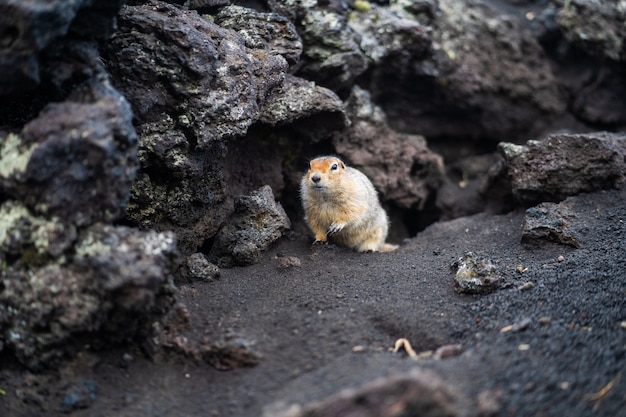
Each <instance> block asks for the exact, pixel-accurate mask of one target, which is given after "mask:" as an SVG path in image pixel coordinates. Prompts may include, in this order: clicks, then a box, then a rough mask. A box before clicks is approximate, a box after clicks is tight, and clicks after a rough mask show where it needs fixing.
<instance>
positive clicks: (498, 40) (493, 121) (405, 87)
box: [367, 0, 566, 141]
mask: <svg viewBox="0 0 626 417" xmlns="http://www.w3.org/2000/svg"><path fill="white" fill-rule="evenodd" d="M399 6H400V4H399ZM409 10H410V9H409ZM409 10H406V9H405V13H404V15H405V16H407V15H408V17H410V11H409ZM396 30H397V29H396ZM432 38H433V41H432V45H431V51H430V53H429V54H427V55H426V56H424V55H423V54H421V55H417V56H407V57H406V59H405V60H404V65H393V66H388V65H385V66H382V65H381V66H380V67H376V68H375V69H373V70H372V71H371V74H370V77H369V80H370V81H369V83H368V85H367V87H368V88H369V89H370V91H371V93H372V97H373V100H374V101H375V102H376V103H378V104H379V105H381V106H382V108H383V109H384V110H385V112H387V114H388V117H389V121H390V124H391V125H392V126H393V127H395V128H397V129H398V130H401V131H405V132H413V133H418V134H422V135H424V136H426V137H427V138H431V137H449V136H454V137H459V138H465V140H466V141H467V139H476V138H481V139H491V140H501V138H502V137H507V138H512V139H515V138H527V137H528V135H529V134H530V135H532V134H536V133H538V132H540V131H541V130H542V129H544V128H546V127H547V126H548V125H549V124H550V123H551V122H552V119H554V118H555V117H556V116H559V115H560V114H562V113H563V112H564V111H565V110H566V95H565V94H564V90H563V89H562V87H561V86H560V84H559V81H558V80H556V79H555V77H554V76H553V74H552V71H551V68H550V65H549V63H548V62H547V61H546V59H545V55H544V52H543V51H542V49H541V47H540V45H539V44H538V42H537V40H536V39H534V38H533V37H532V36H531V34H530V33H529V32H526V31H524V29H523V28H522V27H521V25H520V22H519V21H518V20H516V19H514V18H511V17H509V16H506V15H501V14H498V13H496V12H495V11H494V10H493V9H491V8H489V7H488V6H486V5H485V4H483V3H481V2H478V1H464V2H458V1H449V0H441V1H439V11H438V13H437V16H436V19H435V21H434V23H433V34H432ZM495 63H497V64H495Z"/></svg>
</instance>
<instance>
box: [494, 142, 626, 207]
mask: <svg viewBox="0 0 626 417" xmlns="http://www.w3.org/2000/svg"><path fill="white" fill-rule="evenodd" d="M625 141H626V135H623V134H611V133H605V132H599V133H590V134H579V135H573V134H554V135H550V136H549V137H548V138H546V139H544V140H541V141H536V140H532V141H528V142H527V144H526V146H522V145H515V144H512V143H504V142H503V143H500V145H499V149H500V152H501V153H502V155H503V156H504V159H505V163H506V167H507V170H508V176H509V178H510V180H511V185H512V189H513V195H514V196H515V197H517V198H518V199H519V200H521V201H524V202H541V201H558V200H562V199H564V198H565V197H567V196H571V195H576V194H579V193H583V192H591V191H596V190H601V189H607V188H613V187H616V186H618V185H619V184H621V183H622V182H623V181H624V170H625V167H624V156H625V155H626V153H625V152H624V143H625Z"/></svg>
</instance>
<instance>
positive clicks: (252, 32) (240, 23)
mask: <svg viewBox="0 0 626 417" xmlns="http://www.w3.org/2000/svg"><path fill="white" fill-rule="evenodd" d="M215 23H216V24H217V25H219V26H221V27H223V28H225V29H231V30H233V31H235V32H237V33H238V34H239V35H241V37H242V38H243V40H244V42H245V44H246V47H248V48H250V49H253V50H258V51H265V53H268V54H278V55H280V56H282V57H283V58H285V59H286V60H287V62H288V63H289V65H290V66H293V65H295V64H297V63H298V62H299V61H300V54H302V40H301V39H300V36H299V35H298V32H296V28H295V27H294V25H293V24H292V23H291V22H290V21H289V20H288V19H287V18H286V17H284V16H281V15H279V14H276V13H260V12H257V11H255V10H252V9H248V8H245V7H241V6H228V7H224V8H223V9H221V10H220V11H219V13H218V14H217V15H216V16H215ZM259 58H260V57H259Z"/></svg>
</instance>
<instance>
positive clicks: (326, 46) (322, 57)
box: [268, 0, 367, 90]
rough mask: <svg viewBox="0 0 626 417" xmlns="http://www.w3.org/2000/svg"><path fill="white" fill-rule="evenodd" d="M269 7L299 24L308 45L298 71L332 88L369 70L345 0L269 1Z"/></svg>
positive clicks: (347, 83) (344, 85)
mask: <svg viewBox="0 0 626 417" xmlns="http://www.w3.org/2000/svg"><path fill="white" fill-rule="evenodd" d="M268 5H269V7H270V9H271V10H272V11H274V12H276V13H278V14H281V15H283V16H286V17H287V18H289V19H290V20H291V21H292V22H294V25H295V26H296V28H297V30H298V33H299V34H300V36H301V37H302V41H303V43H304V44H305V45H310V47H308V48H304V50H303V54H302V57H301V60H302V64H301V67H300V71H299V73H300V74H301V75H302V76H303V77H305V78H307V79H312V80H314V81H316V82H318V83H320V84H321V85H323V86H325V87H328V88H331V89H333V90H336V89H341V88H345V87H350V86H351V84H352V83H353V82H354V80H355V79H356V78H357V77H358V76H359V75H361V74H362V73H363V72H364V71H365V70H366V69H367V59H366V57H365V55H364V54H363V52H362V51H361V49H360V47H359V45H358V43H357V41H356V39H355V38H356V36H355V33H354V31H353V30H352V29H351V28H350V26H349V25H348V10H349V9H348V4H347V3H346V2H344V1H342V0H330V1H329V2H318V1H306V0H305V1H300V0H298V1H291V0H270V1H268Z"/></svg>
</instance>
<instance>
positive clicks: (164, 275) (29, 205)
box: [0, 1, 177, 369]
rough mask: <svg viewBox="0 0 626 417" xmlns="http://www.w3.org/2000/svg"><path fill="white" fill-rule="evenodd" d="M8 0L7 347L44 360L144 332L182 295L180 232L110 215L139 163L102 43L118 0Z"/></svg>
mask: <svg viewBox="0 0 626 417" xmlns="http://www.w3.org/2000/svg"><path fill="white" fill-rule="evenodd" d="M105 3H106V4H105ZM0 7H1V9H0V11H2V12H3V16H5V17H4V19H5V20H3V22H9V25H8V26H7V27H5V26H3V27H2V36H7V37H8V38H7V39H5V40H6V42H5V44H3V47H4V48H3V50H2V52H1V54H2V57H3V59H2V65H0V72H2V84H1V86H0V96H1V97H2V100H1V102H2V104H1V105H0V107H1V109H0V149H1V152H0V224H1V225H0V261H1V262H2V268H1V269H0V350H2V352H3V353H5V352H11V354H12V355H15V357H17V358H18V359H19V361H20V362H21V363H22V364H24V365H26V366H28V367H29V368H32V369H41V367H43V366H51V365H56V364H58V363H59V361H58V359H61V358H63V359H65V358H67V357H72V355H73V354H74V353H76V352H77V351H78V350H81V349H83V348H84V345H85V344H89V345H92V346H96V347H97V346H102V345H103V343H111V342H112V343H119V342H128V341H130V340H139V341H143V340H145V338H147V337H148V336H149V333H150V330H151V326H152V325H153V323H154V322H158V321H159V320H160V319H161V317H162V316H163V314H165V313H166V312H167V310H168V309H169V307H170V305H171V304H172V295H173V293H172V287H171V285H170V281H171V276H170V273H171V272H172V271H173V270H174V268H175V265H176V262H177V260H176V240H175V238H174V236H173V235H172V234H171V233H165V234H158V233H157V232H154V231H152V232H140V231H138V230H135V229H128V228H124V227H121V226H120V227H115V226H112V225H110V224H106V223H112V222H113V221H117V220H118V219H119V218H120V217H121V216H122V214H123V212H124V209H125V207H126V204H127V202H128V199H129V195H130V186H131V183H132V182H133V181H134V179H135V175H136V171H137V168H138V159H137V135H136V132H135V129H134V127H133V124H132V120H133V112H132V110H131V107H130V105H129V103H128V101H127V100H126V99H125V98H124V96H122V95H121V94H120V93H119V92H118V91H117V90H116V89H115V88H113V87H112V85H111V83H110V78H109V75H108V74H107V72H106V70H105V69H104V66H103V64H102V61H101V59H100V57H99V51H98V45H97V44H96V42H95V40H101V39H106V38H107V37H108V36H109V35H110V33H111V31H112V30H113V27H114V26H115V14H116V13H117V11H118V9H119V2H99V1H89V2H82V1H72V2H56V1H53V2H41V1H40V2H37V1H33V2H12V1H10V2H4V3H3V4H2V5H1V6H0ZM7 16H8V17H7ZM5 63H9V65H10V67H6V66H5ZM7 68H8V69H7ZM7 86H8V87H7ZM136 338H137V339H136Z"/></svg>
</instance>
